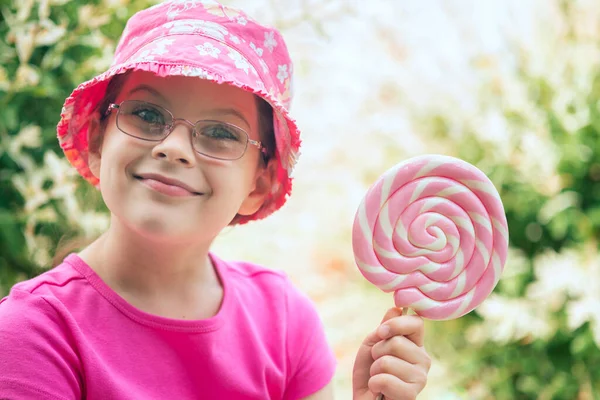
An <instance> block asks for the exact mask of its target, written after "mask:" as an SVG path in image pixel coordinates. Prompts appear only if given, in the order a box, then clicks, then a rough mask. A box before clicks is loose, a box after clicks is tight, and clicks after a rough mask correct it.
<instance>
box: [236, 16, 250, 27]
mask: <svg viewBox="0 0 600 400" xmlns="http://www.w3.org/2000/svg"><path fill="white" fill-rule="evenodd" d="M237 23H238V24H240V25H246V24H247V23H248V20H247V19H246V18H244V17H241V16H240V17H237Z"/></svg>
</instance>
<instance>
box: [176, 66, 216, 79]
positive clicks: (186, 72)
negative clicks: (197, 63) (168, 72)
mask: <svg viewBox="0 0 600 400" xmlns="http://www.w3.org/2000/svg"><path fill="white" fill-rule="evenodd" d="M172 73H173V74H174V75H183V76H192V77H196V78H202V79H209V80H214V79H215V77H214V76H213V75H211V74H210V73H209V72H208V71H206V70H204V69H202V68H198V67H189V66H187V65H184V66H178V67H177V68H175V69H173V70H172Z"/></svg>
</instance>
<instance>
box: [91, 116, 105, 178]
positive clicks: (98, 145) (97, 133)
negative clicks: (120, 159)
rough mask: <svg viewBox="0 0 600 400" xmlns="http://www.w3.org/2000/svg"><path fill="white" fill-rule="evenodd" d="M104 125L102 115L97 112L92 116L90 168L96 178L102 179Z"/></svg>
mask: <svg viewBox="0 0 600 400" xmlns="http://www.w3.org/2000/svg"><path fill="white" fill-rule="evenodd" d="M103 125H104V124H102V121H101V119H100V113H98V112H95V113H94V114H92V115H91V116H90V121H89V123H88V166H89V168H90V171H92V174H94V176H95V177H97V178H99V177H100V158H101V157H100V156H101V154H102V138H103V136H104V132H103V131H104V126H103Z"/></svg>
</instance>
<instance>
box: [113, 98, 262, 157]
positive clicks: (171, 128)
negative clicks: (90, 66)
mask: <svg viewBox="0 0 600 400" xmlns="http://www.w3.org/2000/svg"><path fill="white" fill-rule="evenodd" d="M127 102H139V103H146V104H149V105H151V106H153V107H158V108H161V109H163V110H165V111H166V112H167V113H168V114H169V115H170V116H171V124H170V125H167V124H164V126H165V127H169V131H168V133H167V134H166V135H165V136H164V137H162V138H160V139H147V138H141V137H139V136H135V135H133V134H131V133H128V132H125V131H124V130H123V129H121V127H120V126H119V123H118V121H119V120H118V118H119V112H120V111H119V110H120V109H121V106H122V105H123V103H127ZM113 110H117V117H116V118H117V119H116V121H115V122H116V125H117V128H118V129H119V130H120V131H121V132H123V133H124V134H126V135H127V136H131V137H132V138H135V139H139V140H143V141H146V142H162V141H163V140H165V139H166V138H167V137H169V135H170V134H171V133H173V131H174V130H175V126H176V125H177V122H185V124H186V125H188V126H190V127H191V128H192V136H194V135H198V134H199V133H198V131H197V130H196V125H197V124H198V123H199V122H218V123H220V124H223V125H226V126H231V127H234V128H236V129H239V130H240V131H242V132H244V134H245V135H246V145H245V146H244V151H243V152H242V154H241V155H240V156H239V157H237V158H220V157H214V156H211V155H208V154H205V153H202V152H200V151H198V150H197V149H196V146H195V145H194V142H193V141H192V148H193V149H194V151H195V152H196V153H198V154H200V155H202V156H204V157H208V158H212V159H215V160H222V161H235V160H239V159H240V158H242V157H244V154H246V151H248V143H250V144H251V145H253V146H256V148H257V149H259V150H260V152H261V154H262V156H263V160H264V161H265V162H266V161H267V156H268V155H267V149H266V148H265V146H264V145H263V144H262V142H261V141H259V140H254V139H250V135H249V134H248V132H246V130H245V129H244V128H241V127H239V126H237V125H234V124H231V123H229V122H224V121H219V120H212V119H199V120H198V121H196V122H195V123H192V122H191V121H188V120H187V119H185V118H175V116H174V115H173V113H172V112H171V110H168V109H166V108H165V107H163V106H160V105H158V104H154V103H151V102H149V101H145V100H123V101H122V102H120V103H119V104H115V103H109V105H108V108H107V109H106V112H105V113H104V115H105V116H108V115H110V113H111V112H112V111H113Z"/></svg>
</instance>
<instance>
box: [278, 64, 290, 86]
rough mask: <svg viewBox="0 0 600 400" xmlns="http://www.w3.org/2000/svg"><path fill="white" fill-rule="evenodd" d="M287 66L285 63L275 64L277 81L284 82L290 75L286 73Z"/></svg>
mask: <svg viewBox="0 0 600 400" xmlns="http://www.w3.org/2000/svg"><path fill="white" fill-rule="evenodd" d="M287 68H288V66H287V65H278V66H277V69H278V71H277V79H279V82H281V83H282V84H283V82H285V80H286V79H287V78H288V77H289V76H290V75H289V74H288V69H287Z"/></svg>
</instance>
